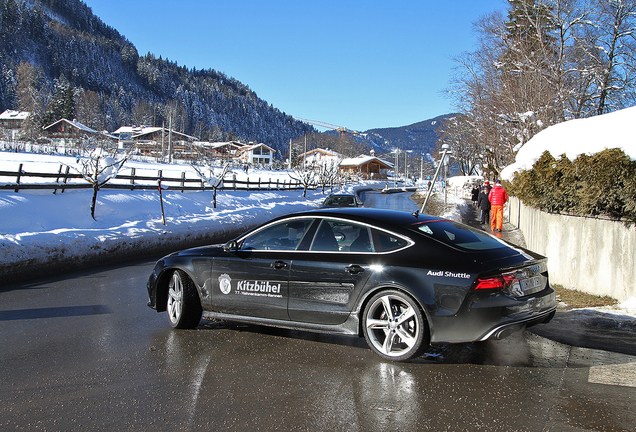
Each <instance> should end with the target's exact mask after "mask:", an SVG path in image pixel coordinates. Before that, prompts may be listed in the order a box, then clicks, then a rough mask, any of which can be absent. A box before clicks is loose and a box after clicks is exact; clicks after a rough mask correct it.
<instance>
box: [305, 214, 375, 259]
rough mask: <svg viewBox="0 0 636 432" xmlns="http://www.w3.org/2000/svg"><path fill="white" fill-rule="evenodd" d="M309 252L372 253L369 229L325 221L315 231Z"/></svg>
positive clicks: (336, 221) (337, 221) (341, 222)
mask: <svg viewBox="0 0 636 432" xmlns="http://www.w3.org/2000/svg"><path fill="white" fill-rule="evenodd" d="M309 250H311V251H331V252H336V251H338V252H373V251H374V248H373V241H372V239H371V236H370V235H369V228H368V227H366V226H364V225H359V224H355V223H351V222H346V221H339V220H330V219H325V220H323V221H322V222H321V223H320V226H319V227H318V229H317V230H316V235H315V236H314V240H313V242H312V244H311V247H310V249H309Z"/></svg>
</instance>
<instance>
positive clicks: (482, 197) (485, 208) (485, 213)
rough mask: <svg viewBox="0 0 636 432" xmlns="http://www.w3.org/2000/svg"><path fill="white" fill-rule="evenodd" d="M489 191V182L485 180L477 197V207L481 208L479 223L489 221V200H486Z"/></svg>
mask: <svg viewBox="0 0 636 432" xmlns="http://www.w3.org/2000/svg"><path fill="white" fill-rule="evenodd" d="M489 193H490V182H489V181H488V180H486V181H485V182H484V185H483V187H482V188H481V190H480V191H479V197H478V198H477V207H479V209H480V210H481V219H480V222H481V224H482V225H483V224H485V223H486V222H490V201H489V200H488V194H489Z"/></svg>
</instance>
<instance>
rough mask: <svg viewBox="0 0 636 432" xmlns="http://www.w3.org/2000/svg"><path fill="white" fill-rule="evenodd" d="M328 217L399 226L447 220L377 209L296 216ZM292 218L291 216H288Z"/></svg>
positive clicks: (322, 211)
mask: <svg viewBox="0 0 636 432" xmlns="http://www.w3.org/2000/svg"><path fill="white" fill-rule="evenodd" d="M299 215H309V216H326V217H338V216H340V217H345V218H347V219H352V220H356V221H359V222H367V223H373V222H375V223H378V222H379V223H383V224H390V225H398V226H410V225H413V224H417V223H423V222H432V221H438V220H445V219H443V218H439V217H436V216H430V215H427V214H423V213H419V212H413V213H411V212H407V211H400V210H388V209H376V208H364V207H357V208H346V207H338V208H322V209H315V210H307V211H303V212H299V213H295V214H294V216H299ZM288 216H291V215H288Z"/></svg>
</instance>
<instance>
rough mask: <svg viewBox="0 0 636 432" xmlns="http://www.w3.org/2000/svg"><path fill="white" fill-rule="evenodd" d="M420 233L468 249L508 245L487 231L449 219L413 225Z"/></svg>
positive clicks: (498, 247)
mask: <svg viewBox="0 0 636 432" xmlns="http://www.w3.org/2000/svg"><path fill="white" fill-rule="evenodd" d="M413 226H414V227H415V228H417V230H418V231H419V232H420V233H423V234H424V235H426V236H428V237H431V238H434V239H435V240H438V241H440V242H442V243H444V244H447V245H449V246H453V247H457V248H460V249H466V250H489V249H500V248H505V247H508V245H507V244H506V243H505V242H504V241H503V240H500V239H498V238H497V237H494V236H492V235H490V234H488V233H486V232H485V231H482V230H478V229H475V228H472V227H469V226H468V225H464V224H460V223H457V222H453V221H449V220H438V221H431V222H420V223H416V224H414V225H413Z"/></svg>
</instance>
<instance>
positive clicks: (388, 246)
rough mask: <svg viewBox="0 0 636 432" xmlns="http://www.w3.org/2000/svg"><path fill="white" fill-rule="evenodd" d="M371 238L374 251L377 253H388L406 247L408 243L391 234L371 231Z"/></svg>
mask: <svg viewBox="0 0 636 432" xmlns="http://www.w3.org/2000/svg"><path fill="white" fill-rule="evenodd" d="M373 238H374V240H375V243H374V244H375V250H376V251H377V252H390V251H393V250H397V249H401V248H403V247H405V246H408V242H407V241H406V240H404V239H403V238H401V237H398V236H395V235H393V234H391V233H388V232H385V231H380V230H375V229H374V230H373Z"/></svg>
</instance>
